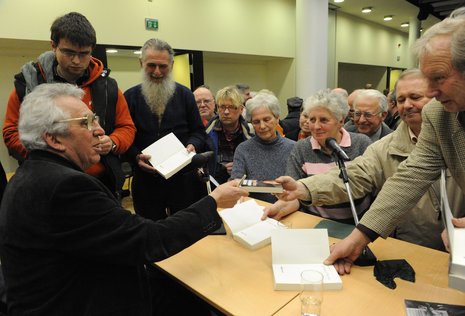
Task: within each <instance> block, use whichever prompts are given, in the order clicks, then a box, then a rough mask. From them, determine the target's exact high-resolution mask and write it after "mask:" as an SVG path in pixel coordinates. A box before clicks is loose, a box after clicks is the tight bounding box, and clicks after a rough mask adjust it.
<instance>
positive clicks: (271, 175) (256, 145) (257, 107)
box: [231, 92, 295, 202]
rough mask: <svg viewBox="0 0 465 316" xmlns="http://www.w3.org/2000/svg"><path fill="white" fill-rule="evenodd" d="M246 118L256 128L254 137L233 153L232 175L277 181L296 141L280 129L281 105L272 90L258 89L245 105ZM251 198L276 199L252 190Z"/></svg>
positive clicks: (284, 168) (232, 176)
mask: <svg viewBox="0 0 465 316" xmlns="http://www.w3.org/2000/svg"><path fill="white" fill-rule="evenodd" d="M246 111H247V112H246V115H247V120H248V121H250V122H251V123H252V126H253V128H254V129H255V137H253V138H251V139H249V140H247V141H245V142H243V143H241V144H239V146H237V148H236V152H235V153H234V164H233V169H232V173H231V178H233V179H234V178H241V177H242V176H243V175H247V178H248V179H255V180H274V179H276V178H277V177H280V176H282V175H284V174H285V170H286V163H287V159H288V157H289V153H290V152H291V151H292V149H293V147H294V144H295V142H294V141H293V140H290V139H287V138H284V137H282V136H281V135H280V133H278V132H277V126H278V122H279V112H280V106H279V101H278V99H277V98H276V97H275V96H274V95H273V94H270V93H267V92H259V93H258V94H257V95H256V96H254V97H253V98H252V99H250V100H248V101H247V105H246ZM251 196H252V197H254V198H258V199H261V200H265V201H268V202H274V201H276V198H275V197H274V196H272V195H271V194H265V193H252V194H251Z"/></svg>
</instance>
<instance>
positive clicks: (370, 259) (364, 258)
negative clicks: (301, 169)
mask: <svg viewBox="0 0 465 316" xmlns="http://www.w3.org/2000/svg"><path fill="white" fill-rule="evenodd" d="M333 157H334V158H335V159H336V161H337V165H338V166H339V170H340V173H339V177H340V178H341V179H342V181H343V182H344V185H345V187H346V191H347V195H348V196H349V203H350V209H351V211H352V216H353V218H354V222H355V226H357V225H358V223H359V220H358V215H357V209H356V208H355V204H354V198H353V196H352V190H351V189H350V185H349V176H348V175H347V170H346V166H345V162H344V159H343V157H340V155H338V154H337V153H336V152H335V151H334V152H333ZM375 263H376V256H375V255H374V254H373V252H372V251H371V250H370V248H368V246H365V248H363V250H362V253H361V254H360V256H359V257H358V258H357V260H355V261H354V264H355V265H358V266H361V267H366V266H373V265H375Z"/></svg>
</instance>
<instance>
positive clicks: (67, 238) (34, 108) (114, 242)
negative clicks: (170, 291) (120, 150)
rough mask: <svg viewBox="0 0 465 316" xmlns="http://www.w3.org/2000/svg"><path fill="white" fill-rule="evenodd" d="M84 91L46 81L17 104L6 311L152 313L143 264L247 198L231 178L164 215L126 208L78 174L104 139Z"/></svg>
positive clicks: (1, 231)
mask: <svg viewBox="0 0 465 316" xmlns="http://www.w3.org/2000/svg"><path fill="white" fill-rule="evenodd" d="M83 94H84V93H83V91H82V90H81V89H79V88H77V87H75V86H73V85H70V84H63V83H56V84H42V85H40V86H39V87H37V88H36V89H34V91H33V92H31V93H30V94H28V95H27V96H26V97H25V99H24V102H23V104H22V106H21V112H20V119H19V134H20V140H21V142H22V143H23V144H24V146H25V147H26V148H27V149H28V150H29V151H30V154H29V157H28V159H27V160H26V161H25V162H24V163H23V164H22V165H21V166H20V167H19V168H18V170H17V172H16V174H15V175H14V176H13V178H12V179H11V181H10V183H9V184H8V186H7V189H6V191H5V196H4V200H3V202H2V207H1V209H0V257H1V261H2V268H3V272H4V276H5V283H6V288H7V300H8V314H9V315H32V314H34V315H147V316H149V315H152V312H151V304H150V300H149V297H150V295H149V288H148V284H147V276H146V271H145V268H144V264H146V263H149V262H153V261H159V260H162V259H165V258H167V257H169V256H171V255H173V254H175V253H177V252H179V251H181V250H182V249H184V248H186V247H188V246H189V245H191V244H193V243H194V242H196V241H198V240H199V239H201V238H203V237H204V236H205V235H206V234H208V233H209V232H211V231H213V230H215V229H216V228H218V227H219V226H220V224H221V219H220V217H219V216H218V213H217V211H216V209H217V207H221V206H223V207H226V206H227V205H229V206H232V205H233V204H234V203H235V202H236V201H237V199H239V198H240V197H241V196H244V195H247V193H246V192H245V191H243V190H242V189H240V188H238V187H237V183H228V184H225V185H223V186H220V187H218V188H217V189H216V190H215V191H213V192H212V193H211V195H210V196H208V197H205V198H203V199H202V200H200V201H199V202H197V203H196V204H193V205H191V206H190V207H188V208H186V209H185V210H182V211H180V212H178V213H177V214H175V215H173V216H172V217H170V218H168V219H166V220H163V221H158V222H154V221H151V220H148V219H144V218H142V217H139V216H137V215H133V214H131V213H130V212H129V211H127V210H125V209H123V208H122V207H121V206H120V203H119V202H118V200H117V199H116V198H115V197H113V196H112V194H111V192H110V191H109V190H108V189H107V188H106V187H105V186H104V185H103V184H102V183H101V182H100V181H99V180H97V179H96V178H94V177H91V176H89V175H87V174H85V173H84V172H83V170H86V169H87V168H88V167H89V166H91V165H93V164H95V163H97V162H98V161H99V159H100V155H99V152H100V148H99V147H100V146H101V143H100V140H99V138H100V137H102V136H103V135H104V131H103V129H102V127H101V126H100V125H99V123H98V122H99V119H98V116H96V115H95V114H94V113H92V112H91V111H90V110H89V108H88V107H87V105H86V104H85V103H84V102H82V101H81V98H82V96H83ZM153 194H157V192H153ZM44 283H46V286H44ZM154 308H157V306H154Z"/></svg>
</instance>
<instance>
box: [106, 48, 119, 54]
mask: <svg viewBox="0 0 465 316" xmlns="http://www.w3.org/2000/svg"><path fill="white" fill-rule="evenodd" d="M106 52H107V53H108V54H116V53H117V52H118V50H117V49H114V48H108V49H107V50H106Z"/></svg>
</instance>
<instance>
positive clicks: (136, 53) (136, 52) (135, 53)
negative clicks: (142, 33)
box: [132, 50, 142, 55]
mask: <svg viewBox="0 0 465 316" xmlns="http://www.w3.org/2000/svg"><path fill="white" fill-rule="evenodd" d="M132 53H133V54H134V55H140V54H142V52H141V51H140V50H135V51H133V52H132Z"/></svg>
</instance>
